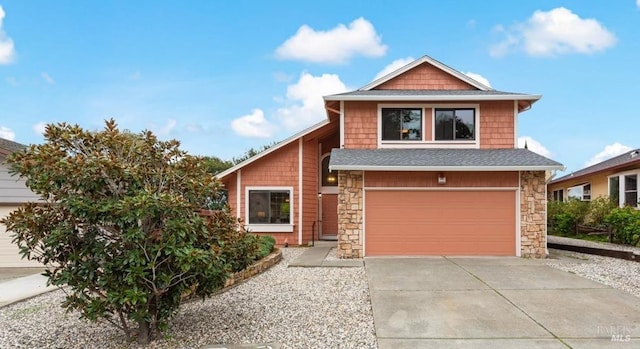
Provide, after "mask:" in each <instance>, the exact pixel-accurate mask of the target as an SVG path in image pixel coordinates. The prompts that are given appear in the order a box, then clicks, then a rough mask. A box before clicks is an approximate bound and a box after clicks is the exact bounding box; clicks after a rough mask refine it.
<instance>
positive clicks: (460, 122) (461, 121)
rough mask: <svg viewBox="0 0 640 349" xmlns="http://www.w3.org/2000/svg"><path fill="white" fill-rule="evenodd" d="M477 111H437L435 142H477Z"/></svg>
mask: <svg viewBox="0 0 640 349" xmlns="http://www.w3.org/2000/svg"><path fill="white" fill-rule="evenodd" d="M475 112H476V111H475V109H468V108H466V109H436V110H435V126H434V128H435V140H436V141H455V140H475V129H476V128H475V122H476V120H475Z"/></svg>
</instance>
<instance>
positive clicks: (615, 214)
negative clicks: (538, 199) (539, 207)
mask: <svg viewBox="0 0 640 349" xmlns="http://www.w3.org/2000/svg"><path fill="white" fill-rule="evenodd" d="M547 220H548V224H549V226H550V227H551V228H552V233H553V234H554V235H561V236H571V237H584V238H590V239H598V238H597V237H594V236H589V235H587V236H582V235H578V232H577V230H578V229H577V227H578V226H585V227H587V228H588V229H589V230H596V231H597V230H600V231H604V230H607V229H611V230H612V232H613V241H614V242H616V243H620V244H625V245H632V246H637V245H638V243H639V242H640V211H638V210H636V209H635V208H633V207H630V206H625V207H622V208H620V207H617V206H616V204H615V202H613V201H612V200H610V199H609V198H607V197H599V198H597V199H594V200H591V201H581V200H575V199H569V200H567V201H551V202H549V204H548V214H547ZM601 240H603V241H604V238H603V239H601Z"/></svg>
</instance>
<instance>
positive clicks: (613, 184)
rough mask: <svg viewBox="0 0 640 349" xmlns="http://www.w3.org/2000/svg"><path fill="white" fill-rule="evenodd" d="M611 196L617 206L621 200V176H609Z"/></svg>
mask: <svg viewBox="0 0 640 349" xmlns="http://www.w3.org/2000/svg"><path fill="white" fill-rule="evenodd" d="M609 198H610V199H611V201H613V202H614V203H615V204H616V206H618V205H619V202H620V177H611V178H609Z"/></svg>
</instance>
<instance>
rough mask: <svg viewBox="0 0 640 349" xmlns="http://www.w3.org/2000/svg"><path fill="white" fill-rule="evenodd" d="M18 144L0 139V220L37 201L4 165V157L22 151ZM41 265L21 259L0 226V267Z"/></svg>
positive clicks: (16, 248)
mask: <svg viewBox="0 0 640 349" xmlns="http://www.w3.org/2000/svg"><path fill="white" fill-rule="evenodd" d="M25 147H26V146H25V145H22V144H20V143H16V142H12V141H10V140H7V139H4V138H0V218H4V217H6V216H7V215H9V213H10V212H11V211H13V210H15V209H17V208H18V207H20V205H22V204H24V203H26V202H29V201H37V200H38V196H37V195H36V194H34V193H33V192H32V191H31V190H29V188H27V186H26V185H25V181H24V179H19V178H16V177H15V176H12V175H11V174H9V167H8V166H7V165H6V164H5V163H4V162H5V159H6V157H7V156H8V155H9V154H11V153H13V152H15V151H19V150H22V149H24V148H25ZM41 266H42V264H40V263H37V262H34V261H29V260H26V259H22V258H21V257H20V254H19V253H18V246H17V245H15V244H12V243H11V234H10V233H8V232H7V231H6V228H5V226H4V224H0V267H41Z"/></svg>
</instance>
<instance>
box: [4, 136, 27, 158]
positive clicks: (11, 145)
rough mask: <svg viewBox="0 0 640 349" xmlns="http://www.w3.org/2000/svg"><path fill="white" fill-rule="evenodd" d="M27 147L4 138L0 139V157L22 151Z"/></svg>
mask: <svg viewBox="0 0 640 349" xmlns="http://www.w3.org/2000/svg"><path fill="white" fill-rule="evenodd" d="M26 147H27V146H26V145H24V144H20V143H17V142H14V141H10V140H8V139H5V138H0V156H4V155H9V154H11V153H13V152H16V151H19V150H22V149H24V148H26Z"/></svg>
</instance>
